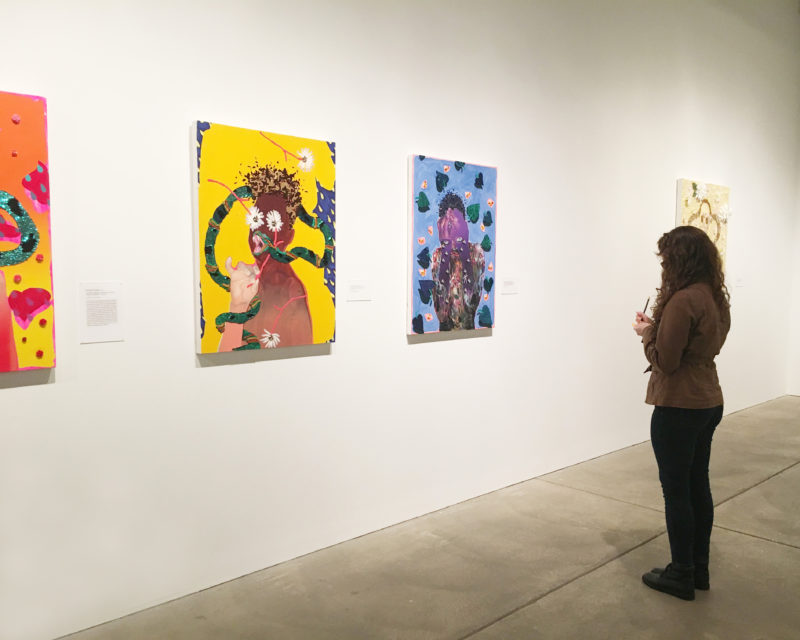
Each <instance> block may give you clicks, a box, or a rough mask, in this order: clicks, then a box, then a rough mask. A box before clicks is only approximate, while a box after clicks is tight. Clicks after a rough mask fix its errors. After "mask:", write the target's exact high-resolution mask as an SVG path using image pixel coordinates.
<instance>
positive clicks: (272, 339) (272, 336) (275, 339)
mask: <svg viewBox="0 0 800 640" xmlns="http://www.w3.org/2000/svg"><path fill="white" fill-rule="evenodd" d="M280 341H281V337H280V335H278V334H277V333H270V332H269V331H267V330H266V329H265V330H264V334H263V335H262V336H261V344H263V345H264V348H266V349H274V348H275V347H277V346H278V345H279V344H280Z"/></svg>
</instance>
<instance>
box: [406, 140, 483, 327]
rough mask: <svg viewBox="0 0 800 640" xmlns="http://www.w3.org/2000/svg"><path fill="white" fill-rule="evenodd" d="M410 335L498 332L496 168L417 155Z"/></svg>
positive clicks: (413, 174) (413, 183)
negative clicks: (475, 330) (447, 332)
mask: <svg viewBox="0 0 800 640" xmlns="http://www.w3.org/2000/svg"><path fill="white" fill-rule="evenodd" d="M411 198H412V205H411V209H412V213H411V218H412V222H411V263H410V269H411V275H410V279H409V283H410V306H409V311H410V313H409V315H410V322H409V326H408V333H409V334H422V333H437V332H439V331H456V330H470V329H489V328H491V327H493V326H494V295H495V287H494V283H495V280H494V268H495V266H494V265H495V229H496V227H497V224H496V223H497V220H496V218H497V213H496V212H497V169H496V168H495V167H485V166H482V165H477V164H469V163H466V162H460V161H456V160H440V159H438V158H431V157H429V156H421V155H420V156H414V157H413V159H412V163H411Z"/></svg>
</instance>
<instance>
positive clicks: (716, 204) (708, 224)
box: [675, 178, 731, 269]
mask: <svg viewBox="0 0 800 640" xmlns="http://www.w3.org/2000/svg"><path fill="white" fill-rule="evenodd" d="M730 193H731V190H730V188H729V187H723V186H721V185H718V184H710V183H708V182H699V181H697V180H687V179H685V178H681V179H680V180H678V198H677V200H678V206H677V212H676V216H675V218H676V219H675V222H676V224H677V225H678V226H682V225H691V226H693V227H697V228H698V229H702V230H703V231H705V232H706V233H707V234H708V237H709V238H711V240H712V241H713V242H714V245H715V246H716V247H717V249H718V250H719V255H720V256H721V257H722V267H723V269H724V268H725V249H726V247H727V244H728V218H730V215H731V209H730Z"/></svg>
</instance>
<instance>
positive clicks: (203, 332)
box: [200, 291, 206, 338]
mask: <svg viewBox="0 0 800 640" xmlns="http://www.w3.org/2000/svg"><path fill="white" fill-rule="evenodd" d="M205 335H206V318H205V315H204V314H203V292H202V291H201V292H200V337H201V338H202V337H203V336H205Z"/></svg>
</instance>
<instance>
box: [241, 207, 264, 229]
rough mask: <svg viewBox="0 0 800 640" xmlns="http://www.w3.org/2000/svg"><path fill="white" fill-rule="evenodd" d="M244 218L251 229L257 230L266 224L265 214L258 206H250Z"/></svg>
mask: <svg viewBox="0 0 800 640" xmlns="http://www.w3.org/2000/svg"><path fill="white" fill-rule="evenodd" d="M244 220H245V222H247V226H248V227H250V230H251V231H255V230H256V229H258V228H259V227H260V226H261V225H262V224H264V214H263V213H261V210H260V209H259V208H258V207H250V208H249V209H248V210H247V213H245V214H244Z"/></svg>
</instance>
